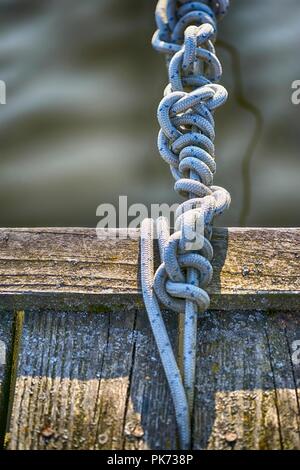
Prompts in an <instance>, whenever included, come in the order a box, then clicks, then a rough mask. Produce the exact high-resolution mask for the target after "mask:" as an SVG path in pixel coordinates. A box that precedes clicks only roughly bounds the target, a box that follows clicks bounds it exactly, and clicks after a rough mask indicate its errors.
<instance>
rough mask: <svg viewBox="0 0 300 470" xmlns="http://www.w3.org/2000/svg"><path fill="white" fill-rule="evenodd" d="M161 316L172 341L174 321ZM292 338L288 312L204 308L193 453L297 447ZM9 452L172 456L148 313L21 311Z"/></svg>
mask: <svg viewBox="0 0 300 470" xmlns="http://www.w3.org/2000/svg"><path fill="white" fill-rule="evenodd" d="M165 317H166V320H167V324H168V329H169V331H170V334H171V337H172V341H173V343H175V342H177V333H176V317H175V316H174V315H171V314H168V313H165ZM297 335H299V338H298V337H297ZM295 338H296V340H297V339H298V340H300V319H299V316H297V314H295V313H293V314H291V313H289V312H283V313H282V312H257V311H256V312H253V311H252V312H249V311H234V312H231V314H230V315H228V314H224V312H220V311H210V312H207V313H206V314H205V315H204V316H203V317H202V318H201V320H200V321H199V330H198V352H197V379H196V393H195V409H194V425H193V430H194V431H193V447H194V448H195V449H207V448H208V449H224V450H225V449H228V450H230V449H300V442H299V420H300V414H299V399H298V397H299V391H300V390H299V389H298V390H297V371H295V367H296V366H295V365H294V364H293V362H292V359H291V351H292V348H293V344H294V341H295ZM298 386H299V385H298ZM8 448H9V449H149V448H151V449H162V448H165V449H174V448H176V426H175V419H174V410H173V406H172V403H171V400H170V396H169V390H168V386H167V384H166V380H165V377H164V373H163V370H162V366H161V363H160V360H159V357H158V354H157V350H156V346H155V344H154V341H153V337H152V334H151V330H150V328H149V325H148V321H147V317H146V314H145V312H142V311H134V310H132V311H127V312H126V315H124V312H116V313H115V314H113V315H111V314H98V315H94V314H87V313H85V314H80V315H78V314H74V313H57V312H55V313H54V312H53V313H51V312H50V313H49V312H42V313H32V312H30V313H27V314H26V317H25V322H24V330H23V336H22V345H21V352H20V359H19V367H18V370H17V380H16V389H15V395H14V403H13V411H12V417H11V421H10V435H9V444H8Z"/></svg>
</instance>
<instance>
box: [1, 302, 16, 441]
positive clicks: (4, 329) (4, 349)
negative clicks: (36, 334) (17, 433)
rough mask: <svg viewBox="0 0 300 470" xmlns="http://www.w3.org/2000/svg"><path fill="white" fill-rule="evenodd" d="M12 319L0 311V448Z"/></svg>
mask: <svg viewBox="0 0 300 470" xmlns="http://www.w3.org/2000/svg"><path fill="white" fill-rule="evenodd" d="M13 320H14V315H13V313H12V312H7V311H3V310H1V311H0V448H1V447H2V446H3V443H4V438H5V429H6V421H7V413H8V406H9V392H10V372H11V361H12V343H13Z"/></svg>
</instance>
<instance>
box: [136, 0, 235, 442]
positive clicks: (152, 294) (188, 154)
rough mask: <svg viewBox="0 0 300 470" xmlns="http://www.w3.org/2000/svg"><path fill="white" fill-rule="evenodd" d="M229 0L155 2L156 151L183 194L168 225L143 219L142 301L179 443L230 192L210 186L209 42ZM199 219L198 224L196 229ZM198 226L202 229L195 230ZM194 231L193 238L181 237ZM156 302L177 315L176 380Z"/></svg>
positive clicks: (216, 97)
mask: <svg viewBox="0 0 300 470" xmlns="http://www.w3.org/2000/svg"><path fill="white" fill-rule="evenodd" d="M228 7H229V0H202V1H189V0H179V1H177V0H159V1H158V4H157V8H156V24H157V28H158V29H157V31H156V32H155V33H154V36H153V39H152V44H153V47H154V48H155V49H156V50H157V51H159V52H162V53H163V54H165V56H166V62H167V66H168V76H169V84H168V86H167V87H166V89H165V92H164V98H163V99H162V101H161V102H160V104H159V107H158V121H159V124H160V127H161V130H160V132H159V135H158V149H159V153H160V155H161V157H162V158H163V160H164V161H165V162H167V163H168V164H169V166H170V169H171V173H172V175H173V177H174V179H175V186H174V189H175V191H176V192H178V194H180V195H181V196H183V197H184V198H185V201H184V202H183V203H182V204H181V205H180V206H179V208H178V210H177V212H176V214H175V219H176V220H175V232H174V233H173V234H172V235H170V231H169V226H168V222H167V220H166V219H164V218H162V217H161V218H159V219H158V220H157V221H156V223H154V221H153V220H151V219H145V220H144V221H143V223H142V226H141V243H142V246H141V275H142V289H143V296H144V302H145V306H146V309H147V312H148V316H149V320H150V324H151V327H152V331H153V334H154V337H155V340H156V343H157V346H158V350H159V353H160V357H161V360H162V364H163V367H164V370H165V374H166V377H167V380H168V383H169V387H170V391H171V395H172V399H173V402H174V408H175V415H176V420H177V426H178V433H179V439H180V447H181V448H182V449H188V448H190V446H191V415H192V412H193V402H194V383H195V366H196V342H197V317H198V315H199V313H203V312H204V311H205V310H207V308H208V307H209V296H208V294H207V292H206V290H205V289H206V288H207V286H208V284H209V283H210V281H211V279H212V274H213V270H212V266H211V260H212V258H213V248H212V245H211V242H210V240H211V235H212V223H213V219H214V217H215V216H217V215H220V214H221V213H222V212H223V211H224V210H225V209H227V208H228V207H229V205H230V195H229V193H228V192H227V191H226V190H225V189H223V188H221V187H218V186H214V185H213V177H214V173H215V172H216V163H215V146H214V139H215V131H214V128H215V123H214V117H213V114H214V111H215V110H216V109H217V108H218V107H220V106H221V105H223V104H224V103H225V101H226V99H227V91H226V89H225V88H224V87H223V86H221V85H220V84H219V83H218V82H219V81H220V79H221V76H222V66H221V64H220V62H219V60H218V58H217V56H216V52H215V47H214V42H215V40H216V35H217V20H219V19H221V18H222V17H223V16H224V15H225V14H226V12H227V9H228ZM200 224H201V226H200ZM199 227H201V228H203V233H201V234H200V231H199ZM155 229H156V231H157V236H158V242H159V249H160V256H161V260H162V264H161V265H160V267H159V268H158V270H157V272H156V273H155V275H154V273H153V252H152V250H153V248H152V244H153V235H154V230H155ZM191 233H192V234H195V235H196V238H195V239H194V240H193V243H188V241H189V240H191V239H190V238H189V236H188V235H190V234H191ZM158 301H160V302H161V304H162V305H163V306H164V307H167V308H168V309H170V310H173V311H175V312H178V313H181V314H184V324H183V380H182V378H181V374H180V371H179V367H178V364H177V361H176V358H175V355H174V352H173V350H172V347H171V344H170V341H169V337H168V333H167V331H166V328H165V325H164V321H163V318H162V314H161V311H160V307H159V304H158Z"/></svg>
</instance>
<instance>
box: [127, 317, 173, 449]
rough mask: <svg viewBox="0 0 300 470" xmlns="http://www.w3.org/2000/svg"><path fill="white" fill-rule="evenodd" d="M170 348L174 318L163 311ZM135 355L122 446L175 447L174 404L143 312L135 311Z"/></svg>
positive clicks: (136, 447)
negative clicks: (129, 402) (129, 404)
mask: <svg viewBox="0 0 300 470" xmlns="http://www.w3.org/2000/svg"><path fill="white" fill-rule="evenodd" d="M163 316H164V320H165V322H166V326H167V330H168V332H169V336H170V340H171V343H172V346H173V348H174V351H175V353H176V350H177V346H178V341H177V337H178V333H177V328H178V323H177V320H178V317H177V315H174V313H173V312H171V313H170V312H163ZM136 335H137V336H136V345H135V357H134V361H133V367H132V377H131V381H130V382H131V383H130V397H131V403H132V405H133V406H129V407H128V408H127V413H126V424H125V436H124V437H125V440H124V449H129V450H133V449H176V448H177V445H178V443H177V430H176V420H175V414H174V406H173V402H172V400H171V396H170V391H169V386H168V384H167V380H166V377H165V374H164V371H163V368H162V365H161V361H160V357H159V354H158V350H157V346H156V343H155V341H154V337H153V335H152V332H151V330H150V327H149V322H148V318H147V316H146V314H144V313H143V312H138V315H137V327H136Z"/></svg>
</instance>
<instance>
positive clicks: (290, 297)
mask: <svg viewBox="0 0 300 470" xmlns="http://www.w3.org/2000/svg"><path fill="white" fill-rule="evenodd" d="M122 234H124V232H123V231H122V230H120V231H112V232H111V233H110V236H109V237H108V238H105V237H104V232H98V235H99V236H100V239H98V238H97V234H96V230H95V229H82V228H41V229H38V228H35V229H25V228H24V229H0V301H1V302H2V304H3V303H4V304H6V305H8V306H9V307H10V308H14V309H24V308H26V309H27V310H35V309H37V308H40V307H42V308H44V309H45V308H47V309H49V310H57V311H59V310H62V309H65V308H67V309H69V308H70V305H72V310H73V311H76V310H81V311H82V310H83V309H86V310H87V311H90V312H101V311H102V312H103V311H112V310H115V308H116V306H117V307H118V308H119V310H125V309H128V308H130V307H133V308H142V307H143V301H142V296H141V290H140V274H139V232H138V231H135V230H131V233H130V235H131V237H130V238H127V239H120V238H116V235H119V236H120V235H121V236H122ZM299 242H300V229H255V228H250V229H249V228H247V229H235V228H229V229H222V228H216V229H215V230H214V235H213V245H214V249H215V257H214V262H213V267H214V278H213V281H212V283H211V285H210V286H209V293H210V296H211V308H212V309H222V310H232V309H235V308H239V309H246V310H247V309H250V310H251V309H264V310H266V309H286V310H288V309H295V310H296V309H299V308H300V296H299V295H298V294H299V292H300V275H299V274H300V272H299V259H300V243H299ZM157 263H158V257H157V249H156V265H157Z"/></svg>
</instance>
